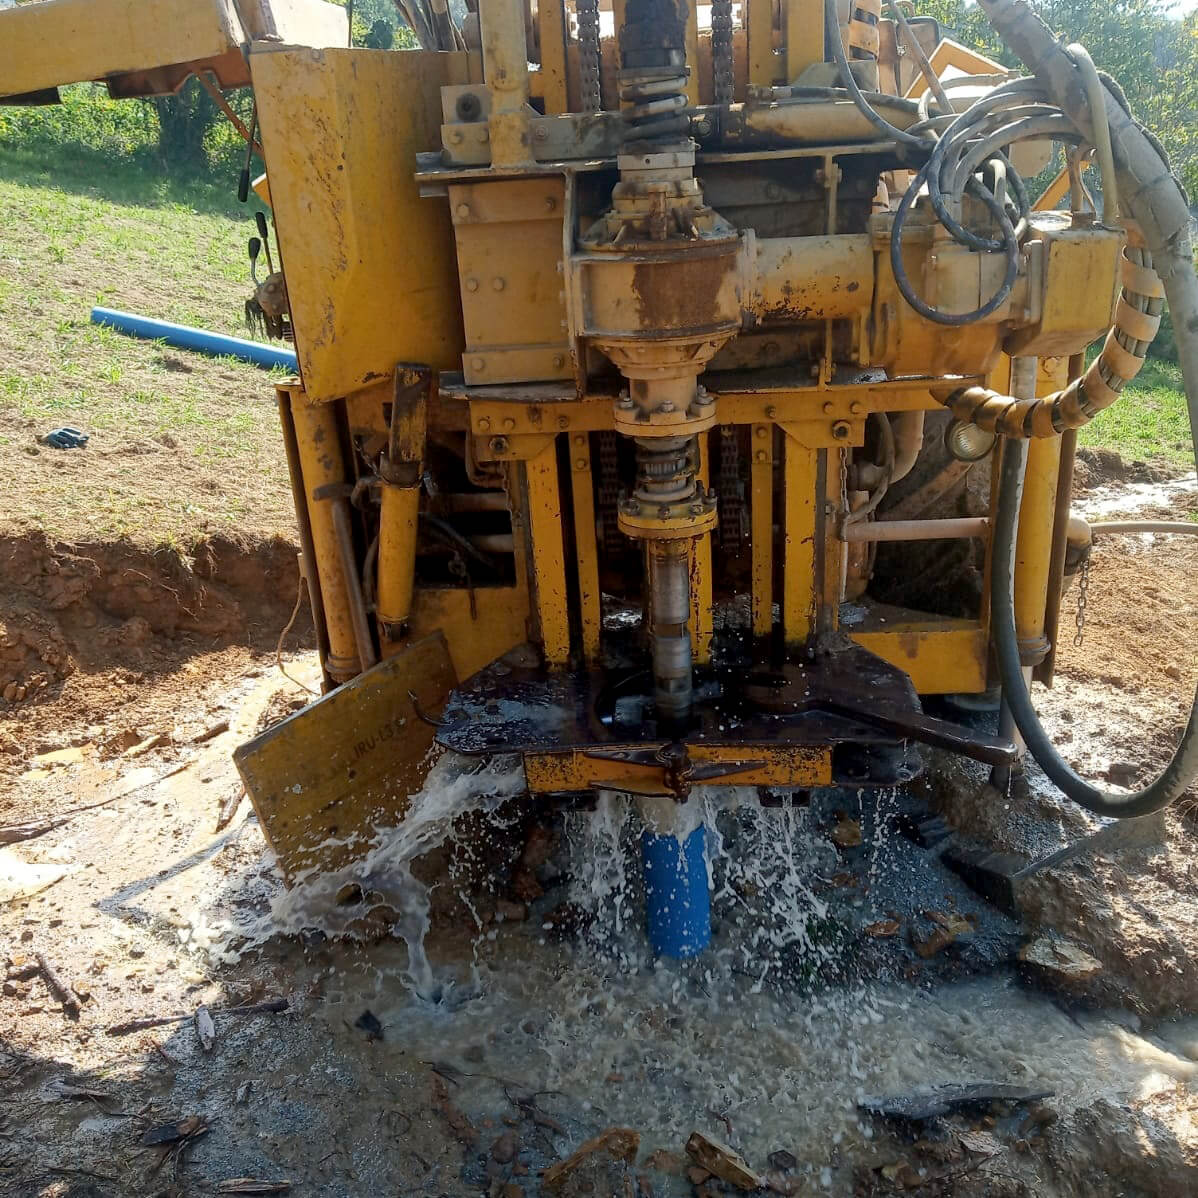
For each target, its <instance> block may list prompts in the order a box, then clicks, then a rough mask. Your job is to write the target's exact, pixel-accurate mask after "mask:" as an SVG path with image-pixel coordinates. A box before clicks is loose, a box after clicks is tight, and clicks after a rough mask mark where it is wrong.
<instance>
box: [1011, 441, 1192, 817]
mask: <svg viewBox="0 0 1198 1198" xmlns="http://www.w3.org/2000/svg"><path fill="white" fill-rule="evenodd" d="M1027 444H1028V443H1027V442H1026V441H1023V440H1011V439H1007V440H1006V441H1004V443H1003V453H1002V467H1001V471H1000V482H999V489H998V509H997V511H996V512H995V516H994V549H993V559H992V564H991V569H990V612H991V634H992V636H993V638H994V650H995V656H996V658H997V661H998V674H999V678H1000V679H1001V680H1002V694H1003V702H1004V703H1005V704H1006V705H1007V708H1008V709H1009V710H1010V712H1011V716H1012V717H1013V718H1014V720H1015V726H1016V727H1017V728H1018V729H1019V731H1020V734H1021V735H1022V736H1023V739H1024V741H1025V743H1026V744H1027V748H1028V752H1029V753H1031V755H1032V756H1033V757H1034V758H1035V759H1036V763H1037V764H1038V765H1039V766H1040V768H1041V769H1042V770H1043V771H1044V772H1045V774H1047V775H1048V778H1049V780H1050V781H1051V782H1053V784H1054V785H1056V786H1057V787H1058V788H1059V789H1060V790H1061V792H1062V793H1063V794H1064V795H1065V796H1066V798H1070V799H1072V800H1073V801H1074V802H1075V803H1079V804H1080V805H1081V806H1083V807H1085V808H1086V810H1087V811H1092V812H1094V814H1095V815H1102V816H1107V817H1113V818H1115V819H1126V818H1128V817H1130V816H1136V815H1151V814H1152V812H1154V811H1160V810H1161V809H1162V808H1164V807H1167V806H1168V805H1169V804H1170V803H1172V802H1173V800H1174V799H1176V798H1178V797H1179V796H1180V795H1182V794H1184V793H1185V791H1186V788H1187V787H1188V786H1189V785H1190V783H1191V782H1193V781H1194V779H1195V777H1198V689H1196V690H1195V692H1194V705H1193V707H1191V709H1190V719H1189V723H1188V724H1186V729H1185V732H1183V733H1182V737H1181V743H1180V744H1179V745H1178V746H1177V751H1176V752H1175V753H1174V754H1173V757H1172V759H1171V760H1170V761H1169V764H1168V765H1167V766H1165V769H1164V771H1163V772H1162V773H1161V775H1160V777H1158V778H1157V779H1156V781H1155V782H1152V783H1150V784H1149V785H1148V786H1146V787H1144V789H1143V790H1137V791H1133V792H1132V793H1131V794H1126V795H1121V794H1113V793H1111V792H1110V791H1103V790H1099V789H1098V788H1097V787H1096V786H1093V785H1091V784H1090V783H1089V782H1087V781H1086V780H1085V779H1084V778H1082V777H1081V776H1080V775H1078V774H1076V773H1074V771H1073V770H1072V769H1071V768H1070V766H1069V763H1068V762H1067V761H1065V759H1064V758H1063V757H1062V756H1061V755H1060V754H1059V753H1058V752H1057V750H1056V747H1055V746H1054V745H1053V743H1052V741H1051V740H1050V739H1049V737H1048V733H1047V732H1045V730H1044V725H1043V724H1041V723H1040V717H1039V716H1038V715H1037V714H1036V709H1035V708H1034V707H1033V706H1032V700H1031V696H1030V695H1029V694H1028V689H1027V684H1026V683H1025V682H1024V679H1023V662H1022V661H1021V660H1020V656H1019V637H1018V634H1017V633H1016V630H1015V597H1014V590H1015V588H1014V580H1015V542H1016V537H1017V533H1018V529H1019V506H1020V501H1021V500H1022V498H1023V477H1024V472H1025V470H1026V467H1027Z"/></svg>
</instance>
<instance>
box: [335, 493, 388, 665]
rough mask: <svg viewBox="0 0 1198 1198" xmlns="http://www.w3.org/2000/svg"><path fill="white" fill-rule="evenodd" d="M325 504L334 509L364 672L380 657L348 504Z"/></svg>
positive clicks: (341, 501) (338, 501) (340, 499)
mask: <svg viewBox="0 0 1198 1198" xmlns="http://www.w3.org/2000/svg"><path fill="white" fill-rule="evenodd" d="M325 502H327V503H328V504H329V506H330V508H331V509H332V515H333V531H334V532H335V533H336V535H337V550H338V552H339V553H340V554H341V573H342V575H343V576H344V578H345V591H346V601H347V602H348V604H349V616H350V621H351V622H352V624H353V629H354V644H355V645H356V647H357V650H358V662H359V663H360V665H361V666H362V670H363V671H364V672H365V671H366V670H369V669H370V667H371V666H373V665H375V664H376V663H377V662H378V654H376V653H375V651H374V638H373V637H372V636H371V633H370V617H369V616H368V615H367V614H366V600H365V599H364V598H363V596H362V579H361V576H360V575H359V573H358V561H357V557H356V556H355V554H354V531H353V526H352V525H351V524H350V519H349V501H348V500H347V499H345V498H344V497H343V496H335V497H331V498H329V499H327V500H326V501H325Z"/></svg>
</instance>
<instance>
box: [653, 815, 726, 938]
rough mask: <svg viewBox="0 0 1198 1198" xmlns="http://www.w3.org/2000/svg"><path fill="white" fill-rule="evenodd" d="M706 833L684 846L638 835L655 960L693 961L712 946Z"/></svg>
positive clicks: (696, 834) (674, 838)
mask: <svg viewBox="0 0 1198 1198" xmlns="http://www.w3.org/2000/svg"><path fill="white" fill-rule="evenodd" d="M704 832H705V829H704V827H703V825H702V824H700V825H699V826H698V827H697V828H696V829H695V830H694V831H693V832H691V834H690V835H689V836H687V837H686V839H685V840H679V839H678V837H677V836H658V835H657V834H656V833H654V832H652V831H649V830H648V829H646V830H645V832H643V833H642V834H641V853H642V856H643V859H644V869H645V906H646V914H647V916H648V924H649V943H650V944H651V945H652V946H653V952H654V953H655V954H656V955H657V956H659V957H694V956H697V955H698V954H699V953H701V952H702V951H703V950H704V949H705V948H706V947H707V946H708V944H709V943H710V942H711V894H710V892H709V891H708V887H707V860H706V851H705V848H706V845H705V836H704Z"/></svg>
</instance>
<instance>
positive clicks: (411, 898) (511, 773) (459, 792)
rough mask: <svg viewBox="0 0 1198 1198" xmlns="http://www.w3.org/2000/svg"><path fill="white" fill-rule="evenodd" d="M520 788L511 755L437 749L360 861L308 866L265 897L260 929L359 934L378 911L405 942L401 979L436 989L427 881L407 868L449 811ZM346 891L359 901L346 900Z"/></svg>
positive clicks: (434, 993)
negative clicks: (397, 818) (402, 808)
mask: <svg viewBox="0 0 1198 1198" xmlns="http://www.w3.org/2000/svg"><path fill="white" fill-rule="evenodd" d="M523 788H524V772H523V769H522V768H521V766H520V760H519V758H517V757H506V756H505V757H494V758H490V759H488V760H487V761H485V762H483V763H480V762H479V761H477V760H474V759H472V758H468V757H461V756H459V755H457V754H454V753H444V754H442V755H441V756H440V757H439V758H438V760H437V761H436V763H435V764H434V765H433V767H432V769H431V770H430V771H429V774H428V777H427V779H426V780H425V784H424V786H423V787H422V788H421V789H420V790H419V791H418V792H417V793H416V794H414V795H412V796H411V798H410V800H409V803H408V811H407V815H406V816H405V817H404V821H403V823H401V824H400V825H399V826H398V827H394V828H386V829H381V830H380V831H379V833H378V836H377V839H376V841H375V844H374V845H373V847H372V848H371V849H370V851H369V853H367V855H366V856H365V858H364V859H363V860H361V861H360V862H355V863H353V864H352V865H348V866H346V867H344V868H343V869H339V870H333V871H324V872H322V871H321V870H320V869H319V868H318V867H313V868H312V869H310V870H308V871H307V873H306V874H305V875H304V876H302V877H300V878H299V879H298V880H297V883H296V885H295V886H294V887H293V888H292V889H290V890H287V891H285V892H283V893H282V894H280V895H278V897H277V898H275V900H274V901H273V902H272V904H271V910H270V917H269V925H265V926H260V928H259V931H260V932H264V933H266V934H268V935H273V934H277V933H278V932H284V933H292V934H298V933H300V932H303V931H306V930H309V929H312V928H318V929H319V930H321V931H322V932H325V933H326V934H328V935H330V936H335V937H343V936H348V937H359V936H361V935H362V932H363V924H364V921H366V920H368V919H369V917H370V916H371V915H372V914H374V913H378V914H383V915H385V917H386V918H387V919H388V920H389V921H390V922H391V932H392V934H393V935H394V936H396V937H398V938H399V939H402V940H403V941H404V943H405V944H406V945H407V948H408V973H407V978H406V979H405V980H406V981H407V983H408V985H409V986H410V987H411V988H412V990H413V991H414V992H415V993H416V994H417V995H419V996H420V997H422V998H425V999H428V1000H430V1001H433V1000H436V999H437V998H438V997H440V995H441V993H442V988H441V987H440V986H439V985H438V983H437V981H436V979H435V977H434V975H433V969H432V966H431V964H430V963H429V959H428V954H427V952H426V951H425V944H424V941H425V937H426V935H427V934H428V930H429V888H428V886H427V885H425V883H423V882H421V881H420V880H419V879H418V878H417V877H415V876H414V875H413V873H412V863H413V861H415V860H416V859H417V858H418V857H420V856H421V855H422V854H424V853H427V852H429V851H430V850H432V849H435V848H437V847H438V846H439V845H440V844H442V843H443V842H444V841H446V840H448V839H450V838H451V837H452V836H453V823H454V820H455V819H458V818H460V817H461V816H463V815H466V814H468V813H469V812H472V811H483V812H493V811H494V810H495V809H496V808H498V807H499V806H500V805H501V804H502V803H503V802H504V801H505V800H507V799H510V798H512V797H514V796H515V795H517V794H519V793H520V792H521V791H522V790H523ZM347 892H350V893H353V894H355V895H358V894H360V895H361V902H358V903H353V904H347V903H346V902H345V895H346V893H347Z"/></svg>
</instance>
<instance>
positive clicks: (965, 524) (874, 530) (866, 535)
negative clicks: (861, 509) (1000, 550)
mask: <svg viewBox="0 0 1198 1198" xmlns="http://www.w3.org/2000/svg"><path fill="white" fill-rule="evenodd" d="M989 535H990V521H989V519H988V518H987V517H985V516H956V517H951V518H949V519H946V520H874V521H872V522H869V521H866V522H863V523H861V524H847V525H845V527H844V529H843V530H842V532H841V534H840V539H841V540H842V541H844V542H846V543H847V544H850V545H852V544H857V543H859V542H861V541H951V540H956V539H958V538H962V537H982V538H985V537H988V536H989Z"/></svg>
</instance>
